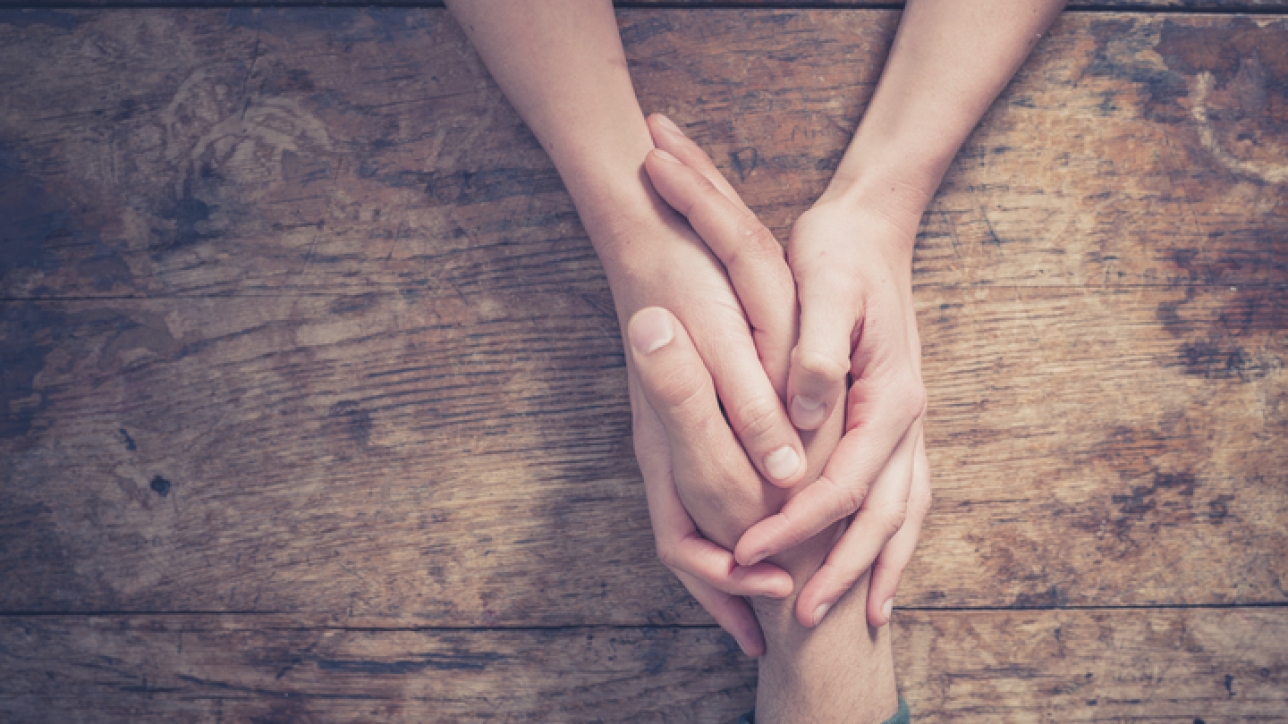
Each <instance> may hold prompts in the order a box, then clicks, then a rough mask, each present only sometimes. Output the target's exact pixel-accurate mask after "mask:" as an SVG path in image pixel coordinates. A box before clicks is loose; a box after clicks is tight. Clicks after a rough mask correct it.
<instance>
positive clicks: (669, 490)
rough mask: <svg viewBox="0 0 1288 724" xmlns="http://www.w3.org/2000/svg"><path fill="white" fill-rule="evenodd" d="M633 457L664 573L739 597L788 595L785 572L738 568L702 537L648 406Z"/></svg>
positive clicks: (637, 425) (773, 568)
mask: <svg viewBox="0 0 1288 724" xmlns="http://www.w3.org/2000/svg"><path fill="white" fill-rule="evenodd" d="M635 457H636V458H637V459H638V461H639V465H640V472H641V473H642V474H643V476H644V494H645V496H646V497H647V498H648V508H649V520H650V521H651V523H652V526H653V539H654V541H656V545H657V556H658V559H659V560H661V561H662V563H663V564H664V565H666V567H667V568H670V569H671V570H672V571H674V572H675V573H676V574H677V575H679V574H680V573H686V574H688V575H689V576H691V577H693V578H695V579H697V580H700V581H702V582H703V583H704V584H706V585H708V586H711V587H713V588H716V589H718V590H721V591H724V592H725V593H730V594H734V595H738V596H769V597H771V598H784V597H786V596H788V595H790V594H791V592H792V588H793V582H792V577H791V575H790V574H788V573H787V571H784V570H783V569H781V568H779V567H777V566H773V565H770V564H767V563H759V564H757V565H755V566H739V565H738V564H737V562H736V561H735V560H734V559H733V554H732V553H730V552H729V551H727V550H725V549H724V548H721V547H720V546H718V545H716V544H715V543H712V542H711V541H709V540H707V539H705V538H703V537H702V535H701V533H700V532H699V531H698V529H697V526H696V525H695V524H694V522H693V518H692V517H690V516H689V513H688V511H686V510H685V509H684V504H683V503H682V501H681V500H680V497H679V494H678V493H677V492H676V489H675V479H674V476H673V472H672V467H671V463H670V450H669V449H668V446H667V444H666V434H665V431H664V430H663V429H662V423H661V421H660V420H659V419H658V417H657V415H656V413H654V412H653V411H652V410H651V408H648V407H647V403H646V404H645V409H644V410H643V414H640V415H637V416H636V421H635Z"/></svg>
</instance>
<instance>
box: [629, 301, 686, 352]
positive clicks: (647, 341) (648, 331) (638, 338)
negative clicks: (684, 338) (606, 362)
mask: <svg viewBox="0 0 1288 724" xmlns="http://www.w3.org/2000/svg"><path fill="white" fill-rule="evenodd" d="M630 337H631V346H632V347H634V348H635V351H636V352H639V353H640V354H645V355H647V354H653V353H654V352H656V351H657V350H658V348H660V347H665V346H666V345H667V344H670V342H671V340H672V339H673V338H674V337H675V331H674V330H672V329H671V319H670V315H668V314H667V313H666V312H664V311H662V310H661V309H649V310H646V311H644V312H641V313H639V314H637V315H635V319H634V321H632V322H631V329H630Z"/></svg>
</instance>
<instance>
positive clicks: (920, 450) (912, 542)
mask: <svg viewBox="0 0 1288 724" xmlns="http://www.w3.org/2000/svg"><path fill="white" fill-rule="evenodd" d="M912 466H913V467H912V489H911V490H910V491H909V493H908V519H907V520H906V521H904V524H903V527H902V528H900V529H899V532H898V533H895V535H894V537H893V538H891V539H890V542H889V543H887V544H886V547H885V548H884V549H882V550H881V555H879V556H877V562H876V563H875V564H873V566H872V583H871V584H870V586H869V588H868V623H870V624H871V625H872V626H873V627H881V626H884V625H886V624H888V623H890V616H891V614H892V613H893V611H894V596H895V593H897V592H898V590H899V581H900V580H901V579H902V578H903V572H904V569H906V568H907V567H908V563H909V562H911V561H912V554H913V553H914V552H915V551H916V549H917V540H918V538H919V537H920V536H921V526H922V523H924V522H925V520H926V515H927V514H929V513H930V505H931V493H930V462H929V460H928V459H927V458H926V436H925V433H924V432H923V433H922V434H920V435H918V436H917V452H916V454H915V457H914V458H913V461H912Z"/></svg>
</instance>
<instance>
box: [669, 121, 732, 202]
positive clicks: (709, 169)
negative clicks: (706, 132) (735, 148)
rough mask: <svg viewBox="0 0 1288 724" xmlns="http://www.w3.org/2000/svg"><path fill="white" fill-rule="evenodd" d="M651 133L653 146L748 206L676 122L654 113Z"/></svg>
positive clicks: (708, 157) (730, 198)
mask: <svg viewBox="0 0 1288 724" xmlns="http://www.w3.org/2000/svg"><path fill="white" fill-rule="evenodd" d="M648 129H649V133H650V134H652V136H653V145H655V146H657V147H658V148H660V149H662V150H663V151H666V152H668V153H670V154H671V155H672V156H675V157H676V158H678V159H680V163H682V164H684V165H685V166H688V167H689V168H691V169H693V170H694V171H697V172H698V173H700V174H702V176H703V177H704V178H706V180H708V181H710V182H711V183H712V185H714V186H715V187H716V188H718V189H720V193H722V194H724V196H725V197H726V198H728V199H729V200H730V201H732V202H734V203H735V204H737V205H738V206H740V207H742V208H744V209H745V208H747V205H746V204H744V203H743V202H742V197H741V196H739V195H738V192H737V191H735V190H734V188H733V186H731V185H730V184H729V181H728V180H726V179H725V177H724V174H722V173H720V169H718V168H716V165H715V163H714V162H712V160H711V157H710V156H708V155H707V153H706V151H703V150H702V148H701V147H699V146H698V144H696V143H694V142H693V141H692V139H690V138H689V137H688V136H686V135H684V131H682V130H680V127H679V126H677V125H675V122H674V121H672V120H671V119H670V118H667V117H666V116H664V115H662V114H661V113H654V114H653V115H651V116H649V117H648Z"/></svg>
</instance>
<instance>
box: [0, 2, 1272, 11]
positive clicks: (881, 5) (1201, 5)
mask: <svg viewBox="0 0 1288 724" xmlns="http://www.w3.org/2000/svg"><path fill="white" fill-rule="evenodd" d="M903 4H904V3H903V2H902V1H901V0H617V1H616V2H614V3H613V5H614V6H615V7H618V8H664V9H677V8H684V9H743V10H759V9H764V8H782V7H796V8H828V9H833V10H844V9H853V10H864V9H876V10H882V9H890V8H898V7H901V6H903ZM176 6H177V7H186V8H194V9H196V8H230V7H253V8H293V7H313V8H317V7H325V8H344V7H393V8H401V7H411V8H424V7H431V8H439V7H442V6H443V2H442V0H380V1H379V2H377V3H371V2H363V1H362V0H0V8H25V9H29V10H41V9H47V8H83V7H93V8H139V7H158V8H172V7H176ZM1285 8H1288V0H1069V3H1068V9H1069V10H1071V11H1092V12H1099V11H1106V10H1112V11H1116V12H1178V11H1179V12H1221V13H1230V14H1234V13H1248V12H1279V11H1282V10H1284V9H1285Z"/></svg>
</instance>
